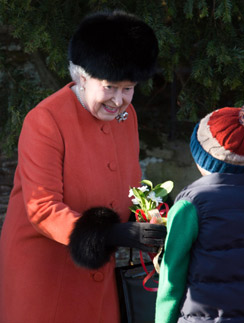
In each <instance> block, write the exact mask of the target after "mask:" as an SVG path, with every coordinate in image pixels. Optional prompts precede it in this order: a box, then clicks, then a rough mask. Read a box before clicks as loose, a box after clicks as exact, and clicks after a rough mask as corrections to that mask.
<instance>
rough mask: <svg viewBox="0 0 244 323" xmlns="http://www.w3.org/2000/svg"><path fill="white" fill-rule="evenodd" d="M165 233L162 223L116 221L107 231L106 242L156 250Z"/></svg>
mask: <svg viewBox="0 0 244 323" xmlns="http://www.w3.org/2000/svg"><path fill="white" fill-rule="evenodd" d="M166 233H167V231H166V227H165V226H164V225H158V224H151V223H146V222H127V223H117V224H114V225H113V226H112V228H111V229H110V231H109V232H108V234H107V237H106V244H107V245H108V246H119V247H131V248H137V249H140V250H142V251H146V252H157V250H158V247H160V246H163V245H164V240H165V236H166Z"/></svg>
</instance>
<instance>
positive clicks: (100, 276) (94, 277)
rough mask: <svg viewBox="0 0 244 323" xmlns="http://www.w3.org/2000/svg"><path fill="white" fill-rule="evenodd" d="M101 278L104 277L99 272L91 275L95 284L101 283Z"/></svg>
mask: <svg viewBox="0 0 244 323" xmlns="http://www.w3.org/2000/svg"><path fill="white" fill-rule="evenodd" d="M103 278H104V275H103V273H101V272H100V271H97V272H96V273H95V274H94V275H93V279H94V280H95V281H96V282H101V281H103Z"/></svg>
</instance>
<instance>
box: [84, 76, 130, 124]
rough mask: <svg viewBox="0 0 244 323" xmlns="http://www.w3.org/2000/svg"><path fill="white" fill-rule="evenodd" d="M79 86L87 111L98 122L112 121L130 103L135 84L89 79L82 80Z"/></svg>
mask: <svg viewBox="0 0 244 323" xmlns="http://www.w3.org/2000/svg"><path fill="white" fill-rule="evenodd" d="M81 85H82V86H83V87H84V91H83V92H82V94H83V100H84V104H85V106H86V108H87V110H89V111H90V113H91V114H92V115H93V116H94V117H96V118H97V119H99V120H103V121H112V120H113V119H115V118H116V117H117V115H118V114H119V113H121V112H124V111H125V110H126V109H127V107H128V105H129V104H130V103H131V101H132V98H133V94H134V88H135V86H136V83H133V82H130V81H122V82H108V81H106V80H99V79H95V78H92V77H90V78H83V79H82V81H81Z"/></svg>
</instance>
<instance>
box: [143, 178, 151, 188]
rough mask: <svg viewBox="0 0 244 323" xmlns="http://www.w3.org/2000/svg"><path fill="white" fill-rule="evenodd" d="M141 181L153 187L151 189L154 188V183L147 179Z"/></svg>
mask: <svg viewBox="0 0 244 323" xmlns="http://www.w3.org/2000/svg"><path fill="white" fill-rule="evenodd" d="M141 183H143V184H146V185H147V186H149V187H151V189H152V188H153V183H152V182H151V181H149V180H147V179H144V180H143V181H141Z"/></svg>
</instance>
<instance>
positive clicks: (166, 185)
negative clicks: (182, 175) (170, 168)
mask: <svg viewBox="0 0 244 323" xmlns="http://www.w3.org/2000/svg"><path fill="white" fill-rule="evenodd" d="M160 187H161V188H163V189H165V190H166V192H167V194H169V193H170V192H171V191H172V189H173V188H174V182H172V181H167V182H164V183H162V184H161V185H160Z"/></svg>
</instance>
